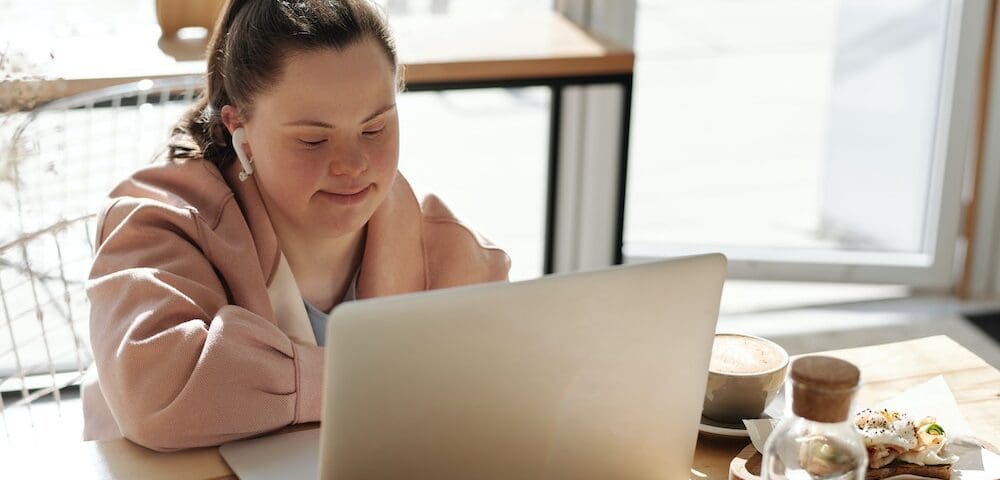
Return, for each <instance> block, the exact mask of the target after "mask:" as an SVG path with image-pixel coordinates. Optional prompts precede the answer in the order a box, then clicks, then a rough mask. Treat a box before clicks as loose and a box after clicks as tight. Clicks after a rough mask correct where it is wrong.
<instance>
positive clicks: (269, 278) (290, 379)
mask: <svg viewBox="0 0 1000 480" xmlns="http://www.w3.org/2000/svg"><path fill="white" fill-rule="evenodd" d="M238 172H239V163H238V162H233V163H232V164H231V165H230V166H229V167H227V168H226V169H225V170H224V171H220V170H219V169H218V168H216V167H215V166H214V165H213V164H211V163H210V162H207V161H189V162H186V163H183V164H165V165H157V166H154V167H151V168H147V169H144V170H140V171H139V172H137V173H135V174H134V175H133V176H132V177H131V178H129V179H127V180H126V181H124V182H122V183H121V184H120V185H118V186H117V187H116V188H115V189H114V190H113V191H112V192H111V195H110V196H111V199H112V201H111V204H110V205H109V206H108V208H107V210H106V211H105V212H104V214H103V216H102V217H101V219H100V220H99V222H98V229H97V255H96V258H95V260H94V265H93V268H92V270H91V273H90V282H89V283H88V286H87V293H88V296H89V297H90V302H91V317H90V336H91V342H92V345H93V350H94V359H95V367H96V374H95V371H94V370H95V369H94V368H92V369H91V372H90V375H88V379H87V380H86V381H85V383H84V386H83V404H84V423H85V425H84V438H85V439H87V440H105V439H112V438H120V437H122V436H124V437H126V438H128V439H130V440H132V441H134V442H136V443H139V444H141V445H144V446H146V447H149V448H152V449H155V450H174V449H182V448H189V447H199V446H207V445H218V444H220V443H223V442H227V441H230V440H235V439H239V438H243V437H249V436H253V435H257V434H260V433H264V432H267V431H270V430H275V429H278V428H281V427H284V426H286V425H289V424H292V423H305V422H315V421H318V420H319V419H320V404H321V396H322V392H323V388H322V370H323V355H324V354H323V349H324V347H318V346H316V339H315V338H314V336H313V333H312V328H311V326H310V324H309V319H308V316H307V314H306V311H305V307H304V305H303V302H302V295H301V293H300V292H299V290H298V287H297V286H296V283H295V279H294V278H293V277H292V274H291V270H290V268H289V267H288V263H287V262H286V261H285V259H284V256H283V254H282V252H281V246H280V244H279V241H278V238H277V236H276V235H275V232H274V230H273V228H272V226H271V223H270V220H269V219H268V216H267V214H266V212H265V210H264V207H263V203H262V200H261V197H260V192H259V190H258V189H257V185H256V182H255V181H251V180H248V181H246V182H240V181H239V180H238ZM250 178H251V179H253V178H254V177H250ZM509 269H510V259H509V258H508V256H507V254H506V253H504V252H503V251H502V250H500V249H499V248H497V247H495V246H493V245H492V244H491V243H490V242H489V241H488V240H486V239H484V238H483V237H481V236H479V235H477V234H476V233H475V232H474V231H472V230H471V229H470V228H468V227H467V226H465V225H464V224H462V223H461V222H460V221H458V220H457V219H456V218H455V216H454V215H453V214H452V213H451V212H450V211H449V210H448V208H447V207H446V206H445V205H444V204H443V203H442V202H441V200H440V199H438V198H437V197H435V196H433V195H428V196H427V197H426V198H424V199H423V201H422V202H419V203H418V201H417V198H416V197H415V196H414V193H413V191H412V189H411V188H410V186H409V184H408V183H407V181H406V180H405V179H404V178H403V176H402V175H400V174H398V173H397V175H396V180H395V182H394V184H393V186H392V190H391V191H390V193H389V194H388V196H387V197H386V199H385V201H384V203H383V204H382V205H381V206H380V207H379V208H378V209H377V210H376V211H375V213H374V215H373V216H372V218H371V220H370V221H369V222H368V232H367V237H366V243H365V251H364V258H363V260H362V262H361V270H360V273H359V276H358V279H357V298H358V299H364V298H371V297H380V296H385V295H394V294H401V293H407V292H416V291H422V290H430V289H436V288H446V287H451V286H458V285H466V284H471V283H480V282H490V281H503V280H506V279H507V273H508V270H509Z"/></svg>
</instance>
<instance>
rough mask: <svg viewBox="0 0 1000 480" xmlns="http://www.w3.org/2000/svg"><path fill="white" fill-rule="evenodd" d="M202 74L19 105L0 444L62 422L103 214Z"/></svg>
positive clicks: (7, 208) (3, 179)
mask: <svg viewBox="0 0 1000 480" xmlns="http://www.w3.org/2000/svg"><path fill="white" fill-rule="evenodd" d="M203 83H204V79H203V78H202V77H201V76H186V77H177V78H172V79H165V80H157V81H149V80H145V81H141V82H136V83H132V84H127V85H121V86H117V87H112V88H108V89H103V90H99V91H94V92H91V93H87V94H82V95H76V96H73V97H67V98H65V99H61V100H57V101H54V102H51V103H49V104H46V105H44V106H42V107H40V108H38V109H36V110H33V111H30V112H24V113H18V114H15V115H18V116H20V118H18V119H17V120H18V121H17V126H16V128H15V129H14V130H13V131H12V132H10V131H9V132H0V134H6V137H5V138H2V139H3V141H4V142H5V143H4V144H3V145H0V146H2V149H0V155H2V156H0V212H4V214H3V218H2V221H0V420H2V429H3V434H0V443H3V440H6V441H7V443H13V442H14V441H13V439H14V438H21V437H23V436H24V435H26V434H30V435H31V436H34V437H35V439H36V440H37V439H38V437H39V435H38V434H37V430H38V429H39V428H40V426H48V427H51V426H52V425H54V424H58V423H59V417H61V416H62V414H63V411H62V403H63V391H64V389H66V387H69V386H73V385H77V384H78V383H79V382H80V380H81V378H82V377H83V374H84V372H85V371H86V369H87V368H88V367H89V366H90V365H91V363H92V362H93V358H92V353H91V350H90V342H89V338H90V337H89V303H88V302H87V297H86V291H85V287H86V284H85V283H86V280H87V277H88V276H89V271H90V267H91V263H92V261H93V253H94V234H95V221H96V217H97V214H98V212H99V211H100V209H101V207H102V206H103V205H104V204H105V203H106V201H107V194H108V192H109V191H110V190H111V189H112V187H113V186H114V185H115V184H117V183H118V182H120V181H121V180H122V179H124V178H126V177H127V176H128V175H129V174H130V173H131V172H132V171H134V170H135V169H137V168H140V167H143V166H145V165H148V164H150V163H151V162H152V161H154V160H155V159H157V158H158V156H159V155H160V154H161V153H162V152H163V151H164V148H165V144H166V140H167V138H168V134H169V132H170V128H171V126H172V125H173V124H174V122H176V121H177V120H178V119H179V118H180V117H181V115H182V114H183V113H184V112H185V111H186V110H187V109H188V108H189V107H190V106H191V105H192V104H193V103H194V102H195V100H196V99H197V95H198V94H199V93H200V91H201V89H202V88H203ZM7 124H8V125H9V124H10V122H7ZM8 212H10V214H8ZM73 396H74V397H75V392H73ZM74 415H76V416H77V417H79V412H78V411H77V412H74Z"/></svg>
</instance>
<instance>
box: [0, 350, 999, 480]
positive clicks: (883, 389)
mask: <svg viewBox="0 0 1000 480" xmlns="http://www.w3.org/2000/svg"><path fill="white" fill-rule="evenodd" d="M824 354H825V355H832V356H835V357H839V358H843V359H845V360H848V361H851V362H853V363H854V364H856V365H857V366H858V367H859V368H860V369H861V373H862V378H863V382H864V384H863V386H862V388H861V391H860V392H859V401H860V402H861V404H862V405H867V404H872V403H876V402H878V401H880V400H884V399H886V398H889V397H891V396H893V395H896V394H898V393H900V392H902V391H903V390H906V389H907V388H909V387H912V386H914V385H917V384H919V383H922V382H924V381H926V380H929V379H931V378H932V377H935V376H937V375H943V376H944V378H945V380H946V381H947V382H948V385H949V386H950V387H951V390H952V392H954V394H955V399H956V400H957V401H958V405H959V407H960V408H961V410H962V413H963V414H964V415H965V418H966V420H968V422H969V425H971V426H972V428H973V430H974V432H975V434H976V436H977V437H979V438H980V439H981V440H983V441H984V442H986V443H987V444H989V445H993V446H994V448H993V450H994V451H996V448H995V446H996V445H1000V371H997V369H995V368H993V367H991V366H989V365H988V364H986V362H984V361H983V360H982V359H980V358H979V357H977V356H975V355H974V354H973V353H972V352H969V351H968V350H966V349H965V348H963V347H962V346H961V345H959V344H957V343H955V342H954V341H953V340H951V339H950V338H948V337H945V336H938V337H929V338H923V339H919V340H912V341H907V342H899V343H891V344H887V345H878V346H872V347H862V348H853V349H848V350H837V351H833V352H824ZM748 443H749V442H747V441H746V440H737V441H720V440H712V439H708V438H699V439H698V447H697V450H696V452H695V458H694V462H693V464H692V465H693V468H692V475H691V478H692V479H720V480H722V479H726V478H727V476H728V472H729V462H730V461H731V460H732V458H733V457H734V456H736V454H737V453H739V451H740V450H741V449H743V447H745V446H746V445H747V444H748ZM44 455H45V456H46V458H51V459H58V461H59V462H60V464H61V466H60V469H59V470H60V471H71V472H73V476H74V478H101V479H119V478H121V479H126V478H144V479H150V480H156V479H170V478H191V479H218V478H235V477H234V476H233V473H232V471H231V470H230V469H229V467H228V466H227V465H226V463H225V462H224V461H223V460H222V457H221V456H220V455H219V452H218V449H216V448H204V449H197V450H188V451H183V452H176V453H156V452H153V451H151V450H147V449H145V448H142V447H139V446H137V445H135V444H133V443H131V442H129V441H126V440H115V441H109V442H82V443H80V444H76V446H74V447H73V448H67V449H63V450H58V451H46V452H44ZM5 468H7V467H5ZM26 471H28V470H26ZM35 471H37V468H36V469H35ZM43 476H44V475H43Z"/></svg>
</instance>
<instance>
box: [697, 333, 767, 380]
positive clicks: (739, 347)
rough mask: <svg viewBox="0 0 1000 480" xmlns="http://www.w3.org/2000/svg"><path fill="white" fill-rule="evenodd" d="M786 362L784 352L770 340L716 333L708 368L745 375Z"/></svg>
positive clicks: (719, 371)
mask: <svg viewBox="0 0 1000 480" xmlns="http://www.w3.org/2000/svg"><path fill="white" fill-rule="evenodd" d="M784 362H785V355H784V353H783V352H782V351H781V350H779V348H777V347H775V346H774V345H772V344H771V343H770V342H767V341H764V340H761V339H758V338H753V337H746V336H743V335H716V336H715V341H714V342H713V344H712V362H711V363H710V364H709V367H708V369H709V370H710V371H713V372H718V373H736V374H744V375H745V374H752V373H761V372H766V371H768V370H774V369H776V368H778V367H781V365H782V364H783V363H784Z"/></svg>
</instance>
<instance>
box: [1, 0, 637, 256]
mask: <svg viewBox="0 0 1000 480" xmlns="http://www.w3.org/2000/svg"><path fill="white" fill-rule="evenodd" d="M93 14H94V15H100V12H93ZM392 28H393V30H394V31H395V32H396V36H397V45H398V47H399V57H400V61H401V62H402V63H403V65H405V77H406V84H407V91H441V90H457V89H472V88H514V87H539V86H540V87H548V88H549V89H551V91H552V100H551V102H550V107H549V151H548V160H549V161H548V163H549V168H548V182H547V186H548V192H547V196H546V198H547V208H546V223H545V225H546V228H545V250H544V251H545V253H544V258H545V262H544V269H545V273H552V272H553V270H554V245H555V228H556V225H557V223H558V222H557V219H556V215H557V212H558V209H556V202H557V193H558V190H559V185H558V182H559V170H560V160H561V159H560V157H561V152H560V150H561V142H560V141H559V140H560V138H559V135H560V132H561V129H562V113H563V112H562V111H563V108H562V99H563V91H564V88H565V87H571V86H585V85H601V84H605V85H617V86H619V87H620V88H621V91H622V95H621V105H620V110H619V111H618V113H619V115H620V122H621V123H620V125H621V128H620V130H619V132H618V133H619V135H618V137H619V140H618V141H619V147H620V148H619V150H618V152H617V157H618V158H617V163H618V178H617V179H616V180H617V181H616V182H615V185H616V186H617V189H618V191H617V192H616V193H617V205H616V208H617V210H616V212H617V218H616V220H617V232H616V235H617V237H616V238H617V239H616V245H615V247H614V248H615V250H614V258H615V263H621V262H622V246H623V233H624V226H625V220H624V212H625V179H626V178H627V176H626V175H627V173H626V170H627V167H628V145H629V141H628V139H629V130H630V123H631V105H632V72H633V66H634V63H635V57H634V54H633V52H632V51H631V50H630V49H627V48H623V47H621V46H618V45H615V44H614V43H613V42H609V41H607V40H604V39H601V38H599V37H597V36H595V35H593V34H591V33H589V32H587V31H585V30H583V29H581V28H580V27H579V26H577V25H576V24H574V23H572V22H570V21H569V20H567V19H566V18H565V17H563V16H562V15H560V14H558V13H556V12H547V13H544V14H524V15H519V16H516V17H497V16H482V15H447V16H414V17H400V18H399V19H393V20H392ZM15 46H16V45H15ZM205 47H206V42H205V41H204V40H201V39H199V40H196V41H184V40H179V39H177V38H167V39H165V38H160V30H159V27H158V26H157V25H156V24H155V23H150V24H148V25H145V26H139V27H136V28H132V29H126V30H124V33H118V34H117V35H114V36H110V35H109V36H100V35H97V36H79V37H72V38H68V39H63V40H62V41H60V42H59V43H57V44H55V45H53V46H52V54H53V55H54V60H53V62H52V63H51V65H49V66H48V70H47V72H46V78H44V79H41V80H34V81H32V82H23V83H31V85H32V86H34V87H35V88H37V90H38V92H39V93H38V97H39V100H42V101H44V100H51V99H55V98H59V97H64V96H67V95H72V94H76V93H81V92H87V91H91V90H95V89H98V88H101V87H107V86H111V85H117V84H122V83H128V82H134V81H139V80H143V79H159V78H167V77H175V76H180V75H204V74H205V69H206V67H205V61H204V59H203V56H204V55H203V54H204V51H205ZM22 86H23V85H22ZM16 88H19V87H18V84H17V83H16V82H12V83H11V84H9V85H7V86H4V88H0V105H3V104H5V103H7V102H8V101H9V98H10V97H9V95H11V92H13V91H15V89H16Z"/></svg>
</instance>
